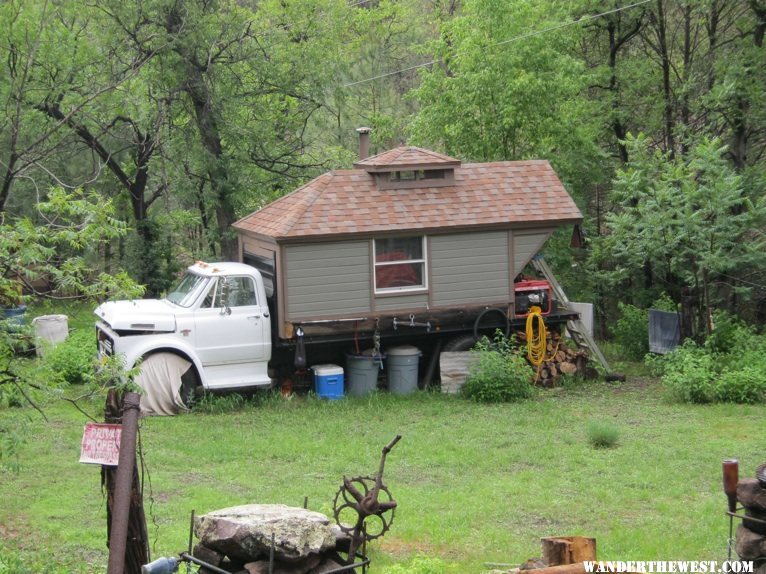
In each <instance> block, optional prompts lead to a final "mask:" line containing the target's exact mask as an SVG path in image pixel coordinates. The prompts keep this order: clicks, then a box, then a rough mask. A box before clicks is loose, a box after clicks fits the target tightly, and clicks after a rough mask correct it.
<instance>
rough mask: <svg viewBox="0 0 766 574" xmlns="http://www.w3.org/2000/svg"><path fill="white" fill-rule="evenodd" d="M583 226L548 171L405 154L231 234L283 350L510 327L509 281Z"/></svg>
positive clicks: (297, 197)
mask: <svg viewBox="0 0 766 574" xmlns="http://www.w3.org/2000/svg"><path fill="white" fill-rule="evenodd" d="M581 219H582V215H581V214H580V211H579V210H578V208H577V206H576V205H575V203H574V201H573V200H572V198H571V197H570V195H569V193H567V191H566V189H565V188H564V186H563V185H562V183H561V181H559V178H558V177H557V175H556V173H555V172H554V170H553V168H552V167H551V166H550V164H549V163H548V162H547V161H541V160H536V161H500V162H491V163H462V162H461V161H460V160H458V159H455V158H452V157H448V156H446V155H443V154H440V153H437V152H434V151H430V150H426V149H421V148H418V147H412V146H401V147H397V148H395V149H392V150H389V151H386V152H383V153H380V154H378V155H374V156H372V157H366V158H364V159H360V160H359V161H358V162H356V163H355V164H354V168H353V169H348V170H334V171H330V172H328V173H325V174H324V175H321V176H319V177H317V178H316V179H314V180H312V181H310V182H309V183H307V184H306V185H304V186H302V187H300V188H299V189H297V190H295V191H294V192H292V193H290V194H288V195H286V196H284V197H282V198H280V199H278V200H276V201H274V202H272V203H271V204H269V205H267V206H265V207H264V208H262V209H260V210H258V211H256V212H255V213H252V214H251V215H248V216H247V217H244V218H242V219H241V220H239V221H238V222H236V223H235V224H234V228H235V229H236V231H237V233H238V235H239V244H240V253H241V258H242V261H244V262H245V263H248V264H250V265H252V266H254V267H256V268H258V269H259V270H260V271H261V273H262V275H263V276H264V280H265V281H266V283H267V292H268V297H269V303H270V307H271V311H272V316H273V318H274V321H273V329H274V330H275V333H274V335H275V342H276V341H279V340H282V341H285V340H291V339H293V338H294V336H295V335H296V333H298V334H305V336H306V337H307V338H309V340H311V338H312V337H315V338H316V337H319V338H321V337H329V336H335V337H337V338H340V339H342V338H343V337H344V336H346V337H348V336H349V335H351V334H353V336H355V337H356V336H358V333H359V332H363V331H365V332H367V333H369V332H371V331H372V330H373V329H378V330H381V331H383V332H387V333H389V334H391V333H393V332H394V331H397V329H398V332H399V333H402V332H410V333H411V334H414V332H413V329H414V328H417V329H419V330H420V332H425V331H429V332H434V331H441V332H448V331H453V332H455V331H460V330H465V329H466V327H470V326H472V325H473V321H474V320H475V318H476V316H477V314H478V313H480V312H481V311H482V310H486V309H487V308H492V309H500V310H502V312H503V313H505V314H506V315H507V317H510V318H515V317H516V314H515V311H514V303H515V299H514V295H515V290H514V279H515V278H516V277H517V275H519V273H520V272H521V271H522V269H523V268H524V267H525V266H526V265H527V263H528V262H529V261H530V259H531V258H532V257H533V256H534V255H535V254H536V253H537V252H538V250H540V248H541V247H542V246H543V244H544V243H545V242H546V240H547V239H548V238H549V237H550V236H551V234H552V233H553V232H554V231H555V230H556V228H558V227H560V226H562V225H572V224H577V223H579V222H580V221H581ZM408 327H409V329H408ZM299 328H300V331H299V330H298V329H299ZM336 340H337V339H336Z"/></svg>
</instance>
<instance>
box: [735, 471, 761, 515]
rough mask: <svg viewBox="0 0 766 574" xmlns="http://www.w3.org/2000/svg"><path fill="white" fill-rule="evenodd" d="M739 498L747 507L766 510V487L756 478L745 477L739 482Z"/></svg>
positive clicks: (758, 510)
mask: <svg viewBox="0 0 766 574" xmlns="http://www.w3.org/2000/svg"><path fill="white" fill-rule="evenodd" d="M737 500H739V502H740V504H741V505H742V506H744V507H745V508H749V509H751V510H755V511H756V512H759V513H763V512H766V488H762V487H761V483H760V482H758V480H756V479H755V478H743V479H742V480H740V481H739V482H738V483H737Z"/></svg>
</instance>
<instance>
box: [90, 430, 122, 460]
mask: <svg viewBox="0 0 766 574" xmlns="http://www.w3.org/2000/svg"><path fill="white" fill-rule="evenodd" d="M121 435H122V425H112V424H105V423H87V424H86V425H85V429H84V430H83V433H82V446H81V448H80V462H84V463H87V464H103V465H106V466H117V461H118V460H119V458H120V437H121Z"/></svg>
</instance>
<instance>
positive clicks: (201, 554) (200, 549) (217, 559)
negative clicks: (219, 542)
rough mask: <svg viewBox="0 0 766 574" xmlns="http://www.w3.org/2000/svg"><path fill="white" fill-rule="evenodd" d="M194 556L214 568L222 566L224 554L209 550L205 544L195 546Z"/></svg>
mask: <svg viewBox="0 0 766 574" xmlns="http://www.w3.org/2000/svg"><path fill="white" fill-rule="evenodd" d="M192 556H194V557H195V558H199V559H200V560H203V561H205V562H207V563H208V564H212V565H213V566H220V564H221V562H223V554H221V553H220V552H216V551H215V550H213V549H212V548H208V547H207V546H205V545H204V544H197V545H195V546H194V550H193V551H192Z"/></svg>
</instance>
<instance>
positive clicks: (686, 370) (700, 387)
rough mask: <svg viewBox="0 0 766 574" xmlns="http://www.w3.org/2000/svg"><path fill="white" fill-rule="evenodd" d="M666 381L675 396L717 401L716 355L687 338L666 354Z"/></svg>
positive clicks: (696, 401) (685, 400) (677, 397)
mask: <svg viewBox="0 0 766 574" xmlns="http://www.w3.org/2000/svg"><path fill="white" fill-rule="evenodd" d="M663 363H664V364H663V372H664V374H663V376H662V384H663V386H664V387H665V389H666V390H667V391H668V392H669V393H670V396H671V398H673V399H674V400H677V401H679V402H684V403H711V402H713V401H714V400H715V383H714V381H715V376H716V364H715V358H714V356H713V355H712V354H711V353H708V352H707V351H706V350H705V349H704V348H702V347H700V346H698V345H697V344H696V343H695V342H694V341H692V340H687V341H685V342H684V344H683V345H681V346H679V347H678V348H676V350H675V351H673V352H672V353H669V354H668V355H666V356H665V360H664V362H663Z"/></svg>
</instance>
